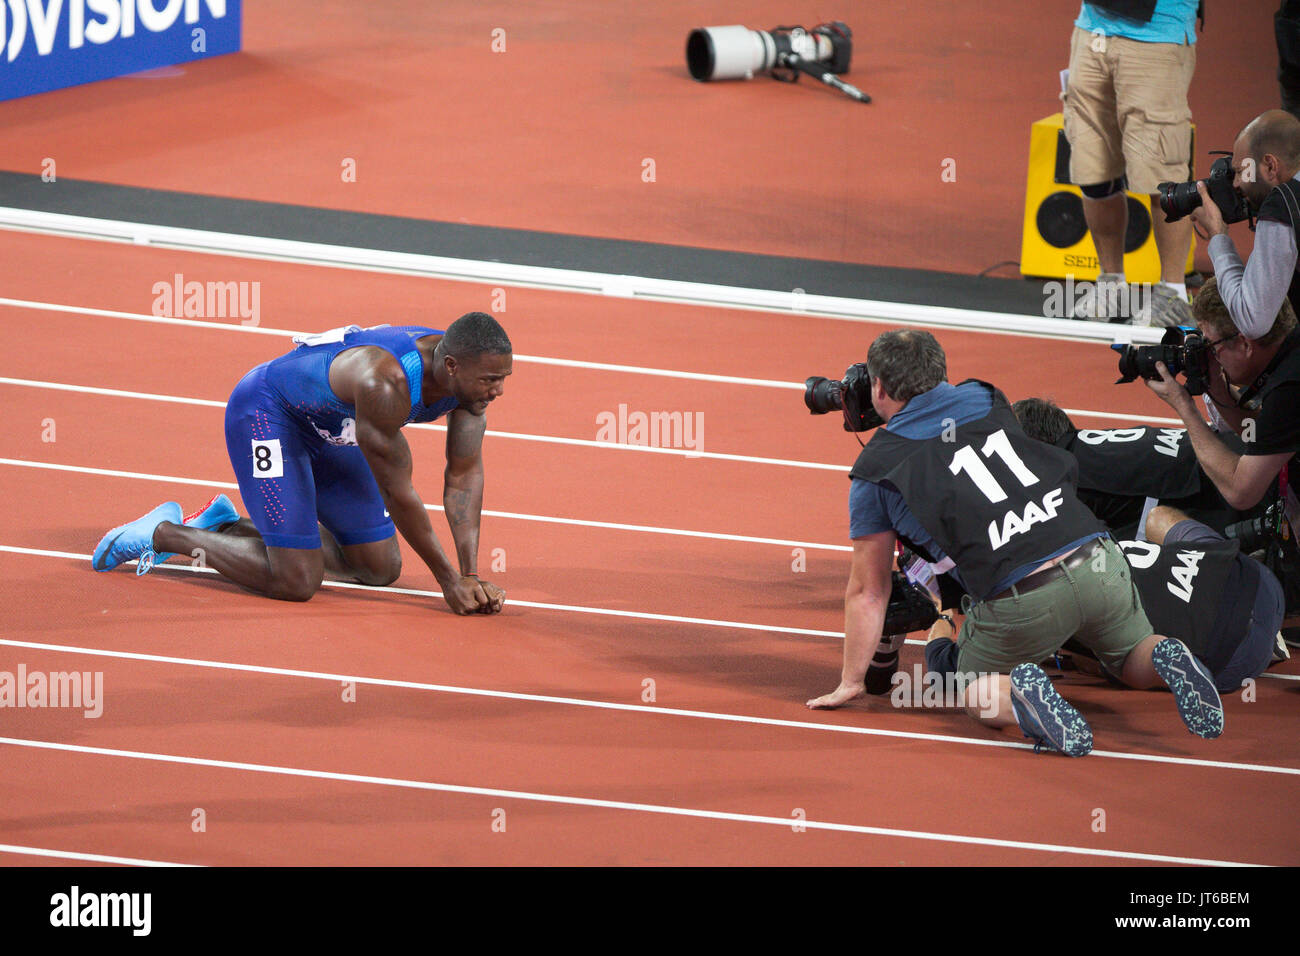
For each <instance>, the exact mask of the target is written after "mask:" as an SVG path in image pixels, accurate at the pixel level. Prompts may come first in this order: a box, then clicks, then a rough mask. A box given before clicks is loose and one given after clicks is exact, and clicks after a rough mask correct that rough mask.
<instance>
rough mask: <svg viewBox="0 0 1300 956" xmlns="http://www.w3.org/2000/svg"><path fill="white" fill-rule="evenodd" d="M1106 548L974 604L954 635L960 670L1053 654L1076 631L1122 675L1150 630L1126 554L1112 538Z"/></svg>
mask: <svg viewBox="0 0 1300 956" xmlns="http://www.w3.org/2000/svg"><path fill="white" fill-rule="evenodd" d="M1092 545H1093V542H1091V541H1089V542H1088V543H1087V544H1085V545H1084V546H1083V547H1084V548H1085V549H1088V548H1091V547H1092ZM1102 547H1103V549H1104V550H1102V551H1101V552H1100V553H1099V554H1098V555H1097V556H1096V557H1094V558H1092V559H1090V560H1089V561H1088V562H1087V563H1085V564H1083V565H1080V566H1079V567H1077V568H1074V569H1069V570H1066V571H1065V572H1064V573H1063V574H1062V575H1061V576H1060V577H1058V578H1057V579H1056V580H1055V581H1052V582H1051V583H1049V584H1045V585H1043V586H1042V587H1039V588H1036V589H1034V590H1033V591H1030V592H1029V593H1027V594H1020V593H1019V592H1018V590H1017V589H1015V588H1012V592H1013V593H1012V594H1010V595H1008V596H1007V597H1003V598H998V599H997V600H993V601H984V602H983V603H981V604H976V605H974V606H972V607H970V609H969V610H968V611H967V614H966V620H965V621H963V622H962V625H961V631H960V633H959V634H958V635H957V670H958V671H960V672H962V673H971V672H973V673H984V674H987V673H996V674H1007V673H1010V671H1011V669H1012V668H1013V667H1015V666H1016V665H1017V664H1026V663H1028V664H1038V663H1041V662H1042V661H1045V660H1047V659H1049V658H1050V657H1051V656H1052V655H1053V654H1055V653H1056V652H1057V651H1058V650H1060V648H1061V645H1062V644H1064V643H1065V642H1066V641H1067V640H1069V639H1070V638H1071V637H1073V638H1074V639H1075V640H1077V641H1079V643H1081V644H1082V645H1083V646H1084V647H1086V648H1088V649H1089V650H1091V651H1092V652H1093V653H1094V654H1096V655H1097V659H1098V660H1099V661H1101V663H1102V666H1103V667H1105V668H1106V669H1107V670H1108V671H1110V672H1111V673H1112V674H1114V675H1115V676H1116V677H1118V676H1119V675H1120V673H1121V672H1122V671H1123V670H1124V661H1125V660H1126V659H1127V658H1128V655H1129V652H1130V651H1132V650H1133V648H1135V647H1137V646H1138V644H1140V643H1142V641H1143V640H1145V639H1146V638H1147V637H1149V636H1150V635H1151V632H1152V629H1151V622H1150V621H1149V620H1147V615H1146V611H1144V610H1143V609H1142V599H1141V598H1139V597H1138V592H1137V587H1136V586H1135V585H1134V583H1133V572H1132V571H1131V570H1130V569H1129V566H1128V562H1127V561H1126V560H1125V559H1124V553H1123V552H1122V551H1120V549H1119V547H1118V546H1117V545H1116V544H1115V542H1114V541H1112V540H1110V539H1109V538H1105V539H1103V544H1102Z"/></svg>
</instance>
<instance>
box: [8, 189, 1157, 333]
mask: <svg viewBox="0 0 1300 956" xmlns="http://www.w3.org/2000/svg"><path fill="white" fill-rule="evenodd" d="M0 229H13V230H18V231H24V232H39V233H47V234H53V235H61V236H71V237H74V238H79V239H91V240H97V241H101V242H129V243H132V244H134V245H146V246H155V247H159V248H168V249H181V250H184V251H186V252H199V253H206V254H215V255H227V256H238V257H241V258H254V259H269V260H275V261H280V262H294V263H302V264H306V265H315V266H326V267H331V268H336V269H354V270H361V271H366V272H388V273H396V274H401V275H416V276H424V277H427V278H432V279H442V280H451V281H455V282H471V283H479V284H487V283H491V284H497V285H507V286H522V287H531V288H538V289H550V290H554V291H557V292H568V293H578V294H584V295H604V296H611V297H615V298H627V299H642V300H649V301H652V302H675V303H681V304H684V305H696V306H706V307H710V308H715V309H716V308H724V309H740V310H747V311H759V312H768V313H772V314H778V315H782V316H785V315H789V316H791V317H794V316H797V315H805V316H808V317H810V318H822V319H838V320H844V321H851V322H868V323H876V324H884V323H890V322H903V323H906V324H909V325H919V326H923V327H930V328H944V327H946V328H954V329H962V330H965V331H970V332H984V333H989V334H995V335H1021V336H1032V337H1036V338H1050V339H1056V340H1061V339H1076V340H1080V341H1102V342H1112V341H1120V340H1123V341H1132V342H1152V343H1153V342H1157V341H1159V338H1160V336H1159V333H1160V331H1161V330H1160V329H1149V328H1135V327H1133V326H1106V325H1104V324H1098V323H1094V322H1072V321H1069V320H1064V319H1049V318H1045V317H1044V316H1042V315H1016V314H1012V313H1006V312H984V311H977V310H974V309H958V308H950V307H943V306H931V305H911V304H908V303H902V302H883V301H872V300H866V299H851V298H848V297H845V296H828V295H817V294H805V293H804V292H803V291H802V289H800V290H797V291H796V290H794V289H792V290H790V291H789V292H785V291H776V290H770V289H748V288H744V287H741V286H728V285H714V284H710V283H703V282H689V281H681V280H674V279H654V278H648V277H645V276H634V275H611V274H609V273H602V272H585V271H580V270H575V269H558V268H548V267H544V266H525V265H516V264H513V263H504V262H491V261H483V260H478V259H455V258H450V257H447V256H430V255H419V254H414V253H402V252H393V251H391V250H386V249H365V248H361V247H356V246H336V245H330V244H326V243H316V242H301V241H294V240H287V239H274V238H268V237H265V236H248V235H241V234H238V233H221V232H212V231H208V230H200V229H187V228H180V227H176V226H159V225H154V224H152V223H141V222H121V221H118V220H112V219H97V218H92V217H86V216H71V215H66V214H62V213H49V212H44V211H40V210H31V209H16V208H12V207H3V208H0Z"/></svg>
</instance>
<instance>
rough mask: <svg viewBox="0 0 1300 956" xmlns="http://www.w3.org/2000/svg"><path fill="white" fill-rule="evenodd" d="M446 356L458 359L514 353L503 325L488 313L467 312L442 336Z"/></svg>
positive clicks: (448, 327)
mask: <svg viewBox="0 0 1300 956" xmlns="http://www.w3.org/2000/svg"><path fill="white" fill-rule="evenodd" d="M442 351H443V354H444V355H452V356H455V357H456V358H458V359H469V358H475V357H476V356H479V355H484V354H488V355H509V354H510V353H511V352H513V351H514V347H513V346H512V345H511V344H510V337H509V336H508V335H506V330H505V329H503V328H501V323H500V322H498V321H497V320H496V319H494V318H492V316H490V315H488V314H487V313H486V312H466V313H465V314H464V315H462V316H461V317H460V318H459V319H457V320H456V321H455V322H453V323H451V325H449V326H447V331H446V332H444V333H443V335H442Z"/></svg>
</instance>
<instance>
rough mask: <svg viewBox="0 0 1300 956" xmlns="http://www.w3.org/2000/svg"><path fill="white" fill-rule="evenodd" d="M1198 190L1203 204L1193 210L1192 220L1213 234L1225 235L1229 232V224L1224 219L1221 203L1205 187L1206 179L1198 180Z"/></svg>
mask: <svg viewBox="0 0 1300 956" xmlns="http://www.w3.org/2000/svg"><path fill="white" fill-rule="evenodd" d="M1196 191H1197V192H1198V193H1200V194H1201V204H1200V206H1198V207H1197V208H1195V209H1193V210H1192V221H1193V222H1195V223H1196V224H1197V225H1198V226H1200V227H1201V228H1202V229H1204V230H1205V231H1206V233H1208V234H1209V235H1211V236H1224V235H1227V233H1228V224H1227V223H1225V222H1224V221H1223V213H1222V212H1220V211H1219V204H1218V203H1216V202H1215V201H1214V200H1213V199H1211V198H1210V194H1209V192H1208V191H1207V190H1206V188H1205V180H1203V179H1202V180H1198V181H1197V183H1196Z"/></svg>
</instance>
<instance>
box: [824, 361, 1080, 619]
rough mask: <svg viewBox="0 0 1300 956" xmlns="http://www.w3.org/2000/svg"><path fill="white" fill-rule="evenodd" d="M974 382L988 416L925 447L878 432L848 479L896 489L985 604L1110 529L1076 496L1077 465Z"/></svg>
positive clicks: (950, 429) (926, 442)
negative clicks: (1018, 578)
mask: <svg viewBox="0 0 1300 956" xmlns="http://www.w3.org/2000/svg"><path fill="white" fill-rule="evenodd" d="M968 381H971V382H977V384H979V385H981V386H983V387H984V388H987V389H988V390H989V391H990V392H991V393H992V398H993V407H992V408H991V409H990V410H989V413H988V414H987V415H985V416H984V417H983V418H978V419H975V420H974V421H969V422H966V423H965V424H962V425H956V424H955V423H948V424H949V425H950V427H948V428H945V429H944V430H943V432H941V433H940V434H939V435H936V436H935V437H933V438H925V439H910V438H901V437H899V436H898V435H896V434H894V433H893V432H891V431H889V430H888V426H886V427H884V428H878V429H876V433H875V434H874V435H873V436H872V438H871V441H869V442H867V445H866V447H865V448H863V449H862V453H861V454H860V455H858V460H857V462H856V463H855V464H854V465H853V469H852V470H851V471H850V472H849V474H850V476H851V477H853V478H860V479H862V480H864V481H873V482H888V483H889V484H891V485H893V486H894V487H895V488H897V489H898V491H899V493H900V494H901V495H902V496H903V500H904V501H905V502H906V503H907V507H908V508H909V509H910V510H911V512H912V514H913V515H915V516H916V520H917V521H919V522H920V523H921V525H922V527H924V528H925V530H926V531H928V532H929V533H930V535H931V537H933V538H934V540H935V542H936V543H937V544H938V545H939V547H941V548H942V549H943V551H944V553H945V554H947V555H948V556H949V557H950V558H952V560H953V562H954V563H955V564H956V565H957V568H958V569H959V570H960V571H961V576H962V579H963V580H964V581H965V582H966V585H967V587H969V588H970V591H971V593H972V595H974V596H975V597H978V598H981V599H983V598H987V597H989V596H990V595H991V594H992V593H993V589H994V587H995V586H996V585H997V584H998V583H999V582H1001V581H1004V580H1005V579H1006V578H1007V577H1009V576H1010V575H1011V574H1012V573H1013V572H1014V571H1016V570H1017V569H1018V568H1022V567H1024V566H1025V565H1028V564H1033V563H1034V562H1038V561H1042V560H1043V559H1044V558H1045V557H1046V556H1047V555H1050V554H1052V553H1053V552H1055V551H1059V550H1060V549H1061V548H1064V547H1066V546H1067V545H1069V544H1070V543H1071V542H1073V541H1077V540H1079V539H1080V538H1085V537H1087V536H1088V535H1091V534H1099V533H1104V531H1105V529H1104V527H1103V526H1102V524H1101V522H1099V521H1098V520H1097V519H1096V518H1095V517H1094V516H1093V515H1092V513H1091V512H1090V511H1088V509H1087V508H1085V507H1084V506H1083V504H1082V503H1081V502H1080V501H1079V499H1078V498H1077V497H1076V496H1075V481H1076V472H1077V465H1076V463H1075V460H1074V458H1073V457H1072V456H1071V455H1069V454H1068V453H1066V452H1064V451H1062V450H1061V449H1060V448H1056V447H1055V446H1052V445H1048V444H1045V443H1043V442H1040V441H1035V440H1034V439H1031V438H1029V437H1027V436H1026V435H1025V433H1024V432H1023V431H1022V430H1021V428H1020V424H1019V422H1017V421H1016V417H1015V415H1014V414H1013V413H1012V411H1011V406H1010V405H1009V404H1008V403H1007V400H1006V397H1005V396H1004V395H1003V394H1002V393H1001V392H1000V391H998V390H997V389H996V388H994V387H993V386H992V385H990V384H989V383H987V382H978V380H976V379H970V380H968ZM961 384H962V385H965V384H967V382H962V383H961Z"/></svg>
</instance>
